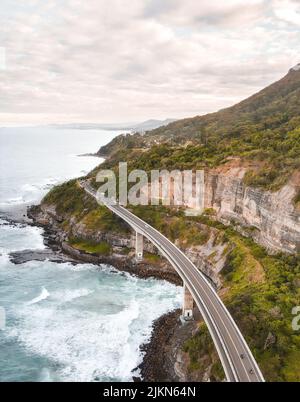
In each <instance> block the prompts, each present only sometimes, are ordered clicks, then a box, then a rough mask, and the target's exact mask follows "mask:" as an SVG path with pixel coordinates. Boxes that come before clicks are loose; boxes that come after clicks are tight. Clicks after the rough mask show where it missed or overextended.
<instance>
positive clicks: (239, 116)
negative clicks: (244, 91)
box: [99, 70, 300, 190]
mask: <svg viewBox="0 0 300 402" xmlns="http://www.w3.org/2000/svg"><path fill="white" fill-rule="evenodd" d="M99 154H101V155H104V156H106V157H108V160H107V162H106V166H110V167H111V166H112V165H114V164H115V163H116V162H118V161H119V160H122V161H126V160H127V161H129V162H130V164H131V166H132V167H138V168H140V169H143V168H144V169H149V168H163V167H165V168H169V169H172V168H179V169H185V168H199V167H201V168H202V167H214V166H218V165H220V164H223V163H225V162H226V161H227V160H228V158H230V157H232V156H234V157H237V156H238V157H240V158H241V159H242V160H245V161H249V160H250V161H252V162H253V161H254V162H255V161H257V166H256V168H255V170H254V171H250V172H249V173H248V175H247V176H246V178H245V180H247V184H249V185H254V186H259V187H264V188H267V189H271V190H272V189H277V188H278V187H280V186H281V185H282V184H283V183H284V182H286V180H287V179H288V177H289V176H290V175H291V173H292V172H293V171H294V170H297V169H299V167H300V71H294V70H290V71H289V73H288V74H287V75H286V76H285V77H283V78H282V79H281V80H280V81H278V82H275V83H274V84H272V85H270V86H269V87H267V88H265V89H263V90H262V91H260V92H259V93H257V94H255V95H253V96H251V97H250V98H248V99H246V100H244V101H242V102H240V103H238V104H237V105H234V106H232V107H229V108H227V109H223V110H220V111H219V112H216V113H211V114H208V115H205V116H197V117H193V118H189V119H183V120H178V121H176V122H173V123H171V124H169V125H168V126H165V127H160V128H158V129H156V130H152V131H149V132H147V133H146V134H145V135H139V134H135V135H125V136H124V135H122V136H118V137H117V138H115V139H114V140H113V141H112V142H111V143H109V144H108V145H106V146H104V147H102V148H101V149H100V150H99Z"/></svg>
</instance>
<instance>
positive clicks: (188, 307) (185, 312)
mask: <svg viewBox="0 0 300 402" xmlns="http://www.w3.org/2000/svg"><path fill="white" fill-rule="evenodd" d="M193 308H194V299H193V296H192V295H191V294H190V291H189V290H188V288H187V287H186V285H185V284H184V285H183V307H182V318H183V319H184V320H185V321H190V320H193V319H194V316H193Z"/></svg>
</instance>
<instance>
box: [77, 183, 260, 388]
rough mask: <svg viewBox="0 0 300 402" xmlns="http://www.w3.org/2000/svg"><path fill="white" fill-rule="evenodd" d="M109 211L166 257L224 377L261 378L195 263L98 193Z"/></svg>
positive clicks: (235, 379) (89, 189)
mask: <svg viewBox="0 0 300 402" xmlns="http://www.w3.org/2000/svg"><path fill="white" fill-rule="evenodd" d="M80 185H81V187H83V188H84V189H85V191H86V192H87V193H89V194H90V195H91V196H93V197H95V198H96V199H98V197H97V193H96V190H95V189H94V188H93V187H92V186H91V185H90V184H89V182H86V181H82V182H80ZM101 201H102V203H104V204H105V205H106V206H107V207H108V208H109V209H110V210H111V211H112V212H114V213H115V214H116V215H118V216H119V217H121V218H122V219H124V220H125V221H126V222H127V223H128V224H129V225H130V226H132V227H133V228H134V229H135V230H136V231H137V232H139V233H141V234H142V235H144V236H145V237H146V238H148V239H149V240H150V241H151V242H152V243H153V244H154V245H155V246H156V247H157V248H158V249H159V250H160V251H161V252H162V254H163V255H164V256H165V257H166V258H167V259H168V260H169V262H170V263H171V264H172V266H173V267H174V269H175V270H176V271H177V273H178V274H179V275H180V277H181V278H182V280H183V281H184V283H185V284H186V286H187V288H188V289H189V291H190V293H191V294H192V296H193V298H194V301H195V303H196V304H197V306H198V308H199V310H200V312H201V314H202V316H203V318H204V320H205V322H206V324H207V327H208V329H209V331H210V334H211V336H212V338H213V341H214V344H215V346H216V348H217V351H218V354H219V357H220V359H221V362H222V365H223V368H224V371H225V374H226V378H227V380H228V381H231V382H263V381H264V378H263V375H262V373H261V371H260V369H259V367H258V365H257V363H256V361H255V359H254V357H253V355H252V353H251V351H250V349H249V347H248V345H247V343H246V341H245V339H244V337H243V335H242V334H241V332H240V330H239V329H238V327H237V325H236V324H235V322H234V320H233V318H232V317H231V315H230V313H229V312H228V310H227V308H226V307H225V305H224V304H223V302H222V301H221V299H220V298H219V296H218V295H217V293H216V291H215V290H214V288H213V287H212V286H211V284H210V283H209V282H208V280H207V279H206V278H205V276H204V275H203V274H202V273H201V272H200V271H199V270H198V269H197V268H196V267H195V265H194V264H193V263H192V262H191V261H190V260H189V259H188V258H187V257H186V256H185V255H184V254H183V252H182V251H181V250H180V249H179V248H178V247H176V246H175V245H174V244H173V243H172V242H171V241H170V240H168V239H167V238H166V237H165V236H164V235H162V234H161V233H160V232H158V231H157V230H156V229H154V228H153V227H152V226H150V225H148V224H147V223H146V222H144V221H143V220H142V219H140V218H138V217H137V216H136V215H134V214H133V213H131V212H130V211H128V210H127V209H125V208H124V207H122V206H120V205H118V204H116V203H112V202H108V200H106V199H104V198H102V197H101Z"/></svg>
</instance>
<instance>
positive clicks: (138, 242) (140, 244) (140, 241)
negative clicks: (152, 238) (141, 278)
mask: <svg viewBox="0 0 300 402" xmlns="http://www.w3.org/2000/svg"><path fill="white" fill-rule="evenodd" d="M143 250H144V236H143V235H142V234H141V233H139V232H135V259H136V261H137V262H141V261H143Z"/></svg>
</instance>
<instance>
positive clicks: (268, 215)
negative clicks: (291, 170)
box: [204, 167, 300, 253]
mask: <svg viewBox="0 0 300 402" xmlns="http://www.w3.org/2000/svg"><path fill="white" fill-rule="evenodd" d="M245 172H246V168H243V167H232V168H229V169H225V168H223V170H222V169H219V170H218V171H217V170H215V171H210V172H208V173H207V175H206V183H205V200H204V205H205V208H213V209H214V210H215V211H216V213H217V218H218V219H219V220H220V221H222V222H224V223H229V222H232V221H234V222H235V223H238V224H240V225H241V226H242V227H243V228H246V229H249V230H250V232H251V235H252V237H253V238H254V239H255V240H256V241H258V242H259V243H260V244H262V245H264V246H265V247H267V248H268V249H270V250H275V251H284V252H289V253H294V252H298V251H300V212H299V211H297V210H296V208H295V206H294V204H293V199H294V198H295V196H296V194H297V192H298V190H299V184H300V174H299V172H298V173H297V174H295V175H294V176H293V178H292V179H291V180H290V181H289V182H288V183H287V184H286V185H285V186H284V187H282V188H281V189H280V190H279V191H277V192H269V191H264V190H260V189H258V188H252V187H247V186H245V185H244V184H243V177H244V175H245Z"/></svg>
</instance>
